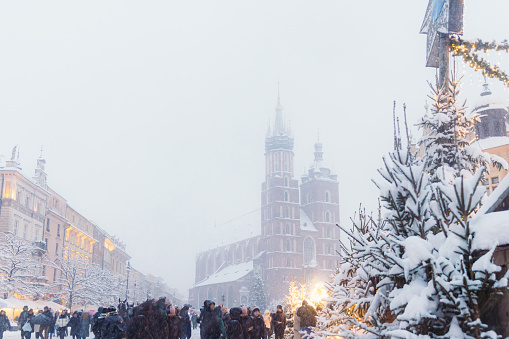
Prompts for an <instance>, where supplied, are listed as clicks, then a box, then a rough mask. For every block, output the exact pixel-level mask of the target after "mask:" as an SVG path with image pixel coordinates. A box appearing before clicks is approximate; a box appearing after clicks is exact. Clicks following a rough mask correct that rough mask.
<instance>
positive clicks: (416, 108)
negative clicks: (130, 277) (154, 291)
mask: <svg viewBox="0 0 509 339" xmlns="http://www.w3.org/2000/svg"><path fill="white" fill-rule="evenodd" d="M426 5H427V0H412V1H409V0H393V1H378V0H371V1H328V0H324V1H319V2H316V1H314V2H310V1H295V0H292V1H265V0H258V1H233V0H230V1H198V0H197V1H167V0H165V1H163V0H150V1H132V0H121V1H120V0H111V1H110V0H109V1H95V0H93V1H90V0H89V1H53V0H46V1H3V2H1V3H0V46H1V52H0V112H1V114H2V115H1V116H2V120H1V123H2V125H1V133H0V146H1V147H0V154H3V155H5V156H9V155H10V152H11V150H12V148H13V147H14V146H15V145H17V144H19V145H20V148H21V152H20V159H21V162H22V165H23V169H24V171H25V173H27V174H28V175H30V176H32V173H33V169H34V167H35V161H36V158H37V157H38V156H39V150H40V147H41V145H44V150H45V151H44V157H45V158H46V160H47V172H48V181H49V184H50V186H51V187H52V188H53V189H55V190H56V191H57V192H59V193H60V194H61V195H63V196H64V197H65V198H66V199H68V202H69V203H70V204H71V205H72V206H73V207H74V208H75V209H77V210H78V211H79V212H80V213H82V214H84V215H85V216H87V217H88V218H90V219H92V220H94V221H95V222H97V223H98V224H99V225H100V226H102V227H103V228H105V229H107V230H108V231H109V232H110V233H112V234H116V235H118V236H119V237H120V238H121V239H122V240H124V241H125V242H126V244H127V249H128V252H129V253H130V254H131V255H132V256H133V260H132V264H133V265H134V266H135V267H137V268H139V269H140V270H141V271H143V272H145V273H148V272H150V273H153V274H155V275H159V276H161V277H163V278H165V280H166V281H167V282H168V283H170V284H171V285H172V286H175V287H177V288H179V289H180V290H182V291H185V289H186V288H188V287H189V286H190V285H191V283H192V282H193V280H194V258H195V254H196V253H197V252H198V251H201V250H204V249H208V248H209V247H211V246H212V247H213V246H215V244H216V243H217V242H218V241H219V240H218V239H220V241H221V242H228V241H231V240H233V239H235V238H236V237H237V238H238V237H242V236H249V235H251V234H257V233H258V232H259V230H258V228H259V226H256V229H254V230H253V229H248V228H247V227H244V228H243V227H242V226H241V225H238V223H237V224H236V226H234V225H233V224H234V223H235V222H228V221H229V220H231V219H234V218H236V217H237V216H241V215H244V214H246V213H248V212H251V211H256V210H257V209H258V208H259V207H260V206H259V205H260V184H261V182H262V181H263V179H264V178H263V176H264V157H263V152H264V136H265V132H266V129H267V123H268V120H269V119H271V118H272V119H273V115H274V110H273V107H274V105H275V103H276V97H277V82H278V81H280V83H281V101H282V104H283V106H284V113H285V114H286V117H287V118H288V119H290V120H291V123H292V127H293V131H294V134H295V155H296V156H295V164H296V168H297V171H296V176H297V177H300V176H301V175H302V173H303V172H304V168H305V167H307V166H308V165H309V164H310V162H311V161H312V152H313V144H314V142H315V141H316V140H317V135H318V133H319V134H320V140H321V141H322V142H323V144H324V152H325V153H324V156H325V158H326V160H327V161H328V162H329V163H330V164H332V166H333V168H334V170H335V171H336V172H337V173H338V174H339V182H340V191H341V204H342V205H341V213H342V217H341V219H342V222H343V223H346V222H348V220H349V218H350V216H351V215H352V214H353V212H354V211H355V210H356V208H357V207H358V205H359V203H361V202H362V203H364V204H365V205H366V206H367V207H368V208H370V209H371V208H373V207H374V206H375V205H376V198H377V191H376V189H375V188H374V186H373V184H372V183H371V181H370V179H371V178H372V177H374V176H375V175H376V168H377V167H379V166H380V165H381V157H382V155H384V154H385V153H386V152H388V151H389V150H391V148H392V101H393V100H396V101H397V102H398V107H399V108H400V107H401V104H402V103H403V102H406V104H407V107H408V117H409V122H410V123H412V124H413V123H415V122H416V121H417V119H418V117H419V116H420V115H422V113H423V111H424V109H423V106H424V102H425V99H426V95H427V94H428V87H427V84H426V80H433V78H434V74H435V71H434V70H433V69H426V68H425V67H424V64H425V60H424V59H425V42H426V37H425V36H424V35H419V34H418V31H419V29H420V27H421V23H422V20H423V17H424V12H425V9H426ZM508 12H509V3H507V1H502V0H467V1H466V11H465V37H466V38H474V37H480V38H483V39H485V40H492V39H497V40H499V41H500V40H502V39H504V38H508V37H509V36H508V35H509V21H508V20H507V18H506V13H508ZM490 57H491V58H492V60H493V61H495V62H498V61H500V62H501V67H502V69H505V70H506V71H509V57H508V56H506V55H503V56H502V57H501V58H499V57H498V55H496V54H493V55H491V56H490ZM458 70H459V72H460V73H461V74H462V73H463V71H464V70H466V68H464V67H463V66H461V64H459V66H458ZM480 81H481V77H480V76H479V75H477V74H473V73H472V72H470V71H467V72H466V77H465V82H464V89H465V93H466V94H468V95H467V96H468V97H470V98H474V100H473V101H475V98H476V97H477V95H478V94H479V92H480V91H481V87H480ZM492 87H493V88H492V89H493V90H494V92H495V93H497V95H499V96H502V97H504V98H508V97H509V94H508V92H507V90H504V89H503V88H502V87H501V86H499V85H494V86H492ZM399 111H400V112H401V109H399ZM415 134H416V135H417V132H416V133H415ZM239 220H242V218H241V219H237V222H238V221H239ZM234 229H235V231H234Z"/></svg>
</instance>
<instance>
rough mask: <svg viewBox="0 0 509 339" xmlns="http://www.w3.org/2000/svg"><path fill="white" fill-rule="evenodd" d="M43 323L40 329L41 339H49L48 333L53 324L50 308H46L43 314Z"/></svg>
mask: <svg viewBox="0 0 509 339" xmlns="http://www.w3.org/2000/svg"><path fill="white" fill-rule="evenodd" d="M42 317H43V319H44V320H43V321H42V322H41V324H40V325H41V326H40V327H39V338H42V339H48V332H49V327H50V325H51V323H52V322H53V314H51V311H50V310H49V308H48V306H44V312H42Z"/></svg>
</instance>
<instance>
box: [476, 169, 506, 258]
mask: <svg viewBox="0 0 509 339" xmlns="http://www.w3.org/2000/svg"><path fill="white" fill-rule="evenodd" d="M508 194H509V175H508V176H505V178H504V179H503V180H502V182H501V183H500V184H499V185H498V186H497V189H496V190H494V191H493V193H492V194H491V195H490V196H489V197H488V199H486V201H485V202H484V204H483V205H482V207H481V208H480V209H479V211H478V212H477V214H476V215H475V217H474V218H472V224H471V227H472V231H474V232H475V237H474V242H473V247H474V249H476V250H489V249H491V248H492V247H493V246H494V245H495V244H498V245H506V244H509V211H500V212H493V210H494V209H495V208H497V206H498V205H499V203H500V202H501V201H502V200H503V199H504V198H505V197H506V196H507V195H508Z"/></svg>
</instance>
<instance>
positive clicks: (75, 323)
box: [68, 311, 81, 339]
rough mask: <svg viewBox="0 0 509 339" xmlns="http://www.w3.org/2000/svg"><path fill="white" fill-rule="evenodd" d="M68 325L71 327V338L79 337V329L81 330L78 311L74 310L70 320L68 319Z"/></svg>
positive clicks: (76, 338)
mask: <svg viewBox="0 0 509 339" xmlns="http://www.w3.org/2000/svg"><path fill="white" fill-rule="evenodd" d="M68 325H69V327H71V336H72V339H81V338H80V331H81V318H80V314H79V313H78V311H74V313H73V314H72V318H71V320H69V324H68Z"/></svg>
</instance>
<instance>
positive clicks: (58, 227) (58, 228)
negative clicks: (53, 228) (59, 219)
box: [57, 224, 60, 237]
mask: <svg viewBox="0 0 509 339" xmlns="http://www.w3.org/2000/svg"><path fill="white" fill-rule="evenodd" d="M59 236H60V224H58V225H57V237H59Z"/></svg>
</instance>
